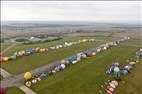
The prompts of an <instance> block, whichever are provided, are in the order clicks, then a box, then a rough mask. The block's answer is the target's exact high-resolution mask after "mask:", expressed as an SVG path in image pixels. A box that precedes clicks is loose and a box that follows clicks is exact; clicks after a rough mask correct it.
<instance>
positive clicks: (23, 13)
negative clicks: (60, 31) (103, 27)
mask: <svg viewBox="0 0 142 94" xmlns="http://www.w3.org/2000/svg"><path fill="white" fill-rule="evenodd" d="M141 4H142V2H140V1H2V2H1V5H2V7H1V20H4V21H6V20H35V21H36V20H44V21H45V20H47V21H96V22H140V19H141V12H142V9H141Z"/></svg>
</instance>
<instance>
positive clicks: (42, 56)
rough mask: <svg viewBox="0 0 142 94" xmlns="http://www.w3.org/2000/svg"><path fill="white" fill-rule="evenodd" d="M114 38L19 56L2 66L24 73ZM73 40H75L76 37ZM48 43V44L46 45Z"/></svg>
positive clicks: (10, 70) (13, 71)
mask: <svg viewBox="0 0 142 94" xmlns="http://www.w3.org/2000/svg"><path fill="white" fill-rule="evenodd" d="M77 39H79V38H76V40H77ZM82 39H83V38H82ZM112 39H114V38H105V41H96V42H87V43H80V44H76V45H73V46H71V47H66V48H61V49H58V50H54V51H50V52H47V53H46V52H45V53H36V54H33V55H30V56H24V57H19V58H18V59H16V60H13V61H10V62H6V63H2V64H1V67H2V68H4V69H6V70H7V71H8V72H10V73H13V74H19V73H23V72H26V71H29V70H32V69H34V68H37V67H40V66H44V65H46V64H48V63H51V62H53V61H56V60H61V59H63V58H65V57H68V56H70V55H73V54H75V53H77V52H80V51H84V50H85V49H88V48H93V47H97V46H98V45H100V44H102V43H106V42H108V41H110V40H112ZM68 40H69V39H68ZM70 40H71V39H70ZM73 40H75V38H74V39H73ZM102 40H103V39H102ZM54 43H55V42H54ZM54 43H50V44H49V45H52V44H54ZM56 44H57V43H56ZM40 45H41V44H40ZM47 45H48V44H46V46H47ZM28 46H30V47H38V46H39V44H37V45H35V44H34V45H28ZM25 47H26V46H20V47H19V46H18V47H15V49H16V48H17V49H18V48H21V49H25ZM19 68H20V69H19Z"/></svg>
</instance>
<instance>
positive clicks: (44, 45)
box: [2, 36, 116, 56]
mask: <svg viewBox="0 0 142 94" xmlns="http://www.w3.org/2000/svg"><path fill="white" fill-rule="evenodd" d="M88 38H95V39H96V40H103V41H109V40H113V39H116V38H115V37H98V36H97V37H64V38H63V39H61V40H58V41H52V42H45V43H36V44H31V45H30V44H29V45H25V44H18V45H16V46H15V47H13V48H12V49H10V50H9V51H8V52H6V53H4V56H9V55H11V54H13V53H14V52H16V51H21V50H26V49H30V48H34V47H51V46H55V45H58V44H63V43H64V42H65V41H67V42H70V41H78V40H79V39H88ZM9 45H10V44H9V42H8V43H3V44H2V48H3V49H4V48H7V47H8V46H9Z"/></svg>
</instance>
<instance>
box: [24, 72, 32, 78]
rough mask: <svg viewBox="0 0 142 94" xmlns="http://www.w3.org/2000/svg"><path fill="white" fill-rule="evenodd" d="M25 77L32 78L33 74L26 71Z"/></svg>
mask: <svg viewBox="0 0 142 94" xmlns="http://www.w3.org/2000/svg"><path fill="white" fill-rule="evenodd" d="M24 78H25V80H29V79H31V78H32V74H31V73H30V72H26V73H25V74H24Z"/></svg>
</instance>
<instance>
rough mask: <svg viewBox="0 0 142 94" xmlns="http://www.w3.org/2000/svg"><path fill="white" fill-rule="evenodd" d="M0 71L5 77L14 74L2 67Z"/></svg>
mask: <svg viewBox="0 0 142 94" xmlns="http://www.w3.org/2000/svg"><path fill="white" fill-rule="evenodd" d="M0 72H1V76H3V77H4V78H7V77H10V76H12V74H10V73H9V72H7V71H6V70H4V69H2V68H0Z"/></svg>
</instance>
